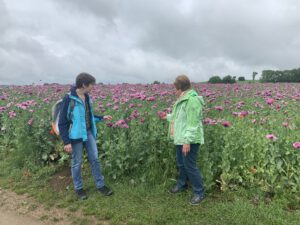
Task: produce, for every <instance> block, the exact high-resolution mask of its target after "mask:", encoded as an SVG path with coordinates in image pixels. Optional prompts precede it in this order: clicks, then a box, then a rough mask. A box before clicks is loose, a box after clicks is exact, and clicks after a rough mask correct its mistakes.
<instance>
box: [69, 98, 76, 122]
mask: <svg viewBox="0 0 300 225" xmlns="http://www.w3.org/2000/svg"><path fill="white" fill-rule="evenodd" d="M69 104H70V114H69V119H70V121H71V123H72V120H71V118H72V114H73V110H74V108H75V100H74V99H72V98H71V99H70V103H69Z"/></svg>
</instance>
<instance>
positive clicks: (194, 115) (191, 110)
mask: <svg viewBox="0 0 300 225" xmlns="http://www.w3.org/2000/svg"><path fill="white" fill-rule="evenodd" d="M201 112H202V104H201V103H200V101H199V99H198V98H197V97H192V98H190V99H189V100H188V102H187V105H186V129H185V132H184V142H185V144H193V141H194V140H197V137H196V135H198V129H199V125H200V120H201V118H200V116H201Z"/></svg>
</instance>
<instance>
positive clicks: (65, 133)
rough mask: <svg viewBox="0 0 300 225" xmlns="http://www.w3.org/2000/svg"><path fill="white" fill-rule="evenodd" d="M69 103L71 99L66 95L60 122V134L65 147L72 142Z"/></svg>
mask: <svg viewBox="0 0 300 225" xmlns="http://www.w3.org/2000/svg"><path fill="white" fill-rule="evenodd" d="M69 103H70V97H69V95H66V96H65V97H64V99H63V102H62V105H61V107H62V108H61V111H60V115H59V120H58V129H59V134H60V136H61V138H62V140H63V142H64V145H67V144H70V143H71V140H70V138H69V128H70V121H69V119H68V110H69Z"/></svg>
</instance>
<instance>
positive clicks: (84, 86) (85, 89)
mask: <svg viewBox="0 0 300 225" xmlns="http://www.w3.org/2000/svg"><path fill="white" fill-rule="evenodd" d="M93 88H94V84H89V85H88V86H86V85H85V84H84V85H83V92H84V93H85V94H89V93H90V92H91V91H92V90H93Z"/></svg>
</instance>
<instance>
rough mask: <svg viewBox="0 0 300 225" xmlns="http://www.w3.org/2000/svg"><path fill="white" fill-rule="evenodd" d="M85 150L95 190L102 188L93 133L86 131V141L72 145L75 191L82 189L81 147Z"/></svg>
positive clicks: (102, 179) (101, 177)
mask: <svg viewBox="0 0 300 225" xmlns="http://www.w3.org/2000/svg"><path fill="white" fill-rule="evenodd" d="M84 145H85V148H86V150H87V154H88V159H89V162H90V164H91V169H92V174H93V178H94V181H95V183H96V187H97V188H101V187H103V186H104V177H103V176H102V174H101V168H100V162H99V158H98V149H97V145H96V141H95V138H94V136H93V133H92V132H91V131H90V130H88V140H87V141H86V142H84V143H83V142H79V143H76V144H72V169H71V171H72V178H73V184H74V188H75V190H80V189H83V182H82V177H81V165H82V156H83V147H84Z"/></svg>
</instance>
